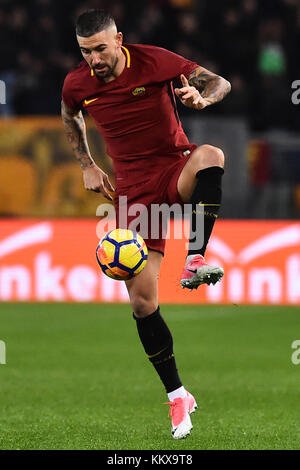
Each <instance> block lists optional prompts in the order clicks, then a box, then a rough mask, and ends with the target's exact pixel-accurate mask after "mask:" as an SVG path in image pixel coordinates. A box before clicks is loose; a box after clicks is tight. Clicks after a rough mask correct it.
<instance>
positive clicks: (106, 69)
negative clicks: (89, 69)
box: [93, 56, 119, 80]
mask: <svg viewBox="0 0 300 470" xmlns="http://www.w3.org/2000/svg"><path fill="white" fill-rule="evenodd" d="M118 61H119V59H118V57H117V56H116V57H115V58H114V60H113V64H112V65H111V66H110V65H107V64H103V65H101V69H102V68H103V70H99V69H98V70H97V68H96V67H93V70H94V73H95V75H96V77H97V78H98V79H99V80H104V79H105V78H109V77H111V76H112V75H113V73H114V71H115V68H116V66H117V63H118ZM99 68H100V67H99Z"/></svg>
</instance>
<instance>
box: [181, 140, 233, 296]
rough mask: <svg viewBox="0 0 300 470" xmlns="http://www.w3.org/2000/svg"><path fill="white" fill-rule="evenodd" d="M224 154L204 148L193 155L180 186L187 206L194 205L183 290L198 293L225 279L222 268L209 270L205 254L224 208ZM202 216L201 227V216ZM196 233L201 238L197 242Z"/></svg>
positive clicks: (220, 151) (183, 274) (212, 148)
mask: <svg viewBox="0 0 300 470" xmlns="http://www.w3.org/2000/svg"><path fill="white" fill-rule="evenodd" d="M224 160H225V158H224V154H223V152H222V150H221V149H219V148H217V147H213V146H212V145H202V146H200V147H198V148H197V149H196V150H194V152H193V153H192V154H191V156H190V158H189V160H188V161H187V163H186V165H185V166H184V168H183V170H182V172H181V174H180V176H179V178H178V182H177V190H178V193H179V195H180V197H181V199H182V200H183V202H184V203H187V202H188V203H190V204H191V205H192V214H191V234H190V244H189V250H188V254H187V259H186V266H185V268H184V269H183V273H182V275H181V280H180V283H181V286H182V287H187V288H189V289H191V290H192V289H197V288H198V286H199V285H201V284H215V283H216V282H218V281H220V280H221V278H222V277H223V274H224V271H223V269H222V268H221V267H219V266H209V265H208V264H207V263H206V261H205V259H204V253H205V250H206V247H207V244H208V241H209V238H210V235H211V232H212V229H213V226H214V223H215V220H216V219H217V217H218V212H219V208H220V205H221V196H222V190H221V180H222V176H223V173H224V170H223V167H224ZM200 214H201V215H202V216H203V219H202V220H203V222H204V224H203V226H202V227H201V226H199V217H198V215H200ZM200 229H202V230H203V245H202V246H201V247H200V246H197V245H195V243H193V242H195V240H197V239H199V238H200V237H199V230H200ZM195 233H198V237H197V238H194V236H195Z"/></svg>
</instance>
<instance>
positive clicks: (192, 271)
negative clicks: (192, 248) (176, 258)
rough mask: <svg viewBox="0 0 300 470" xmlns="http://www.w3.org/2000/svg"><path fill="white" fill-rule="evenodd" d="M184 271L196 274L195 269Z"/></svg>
mask: <svg viewBox="0 0 300 470" xmlns="http://www.w3.org/2000/svg"><path fill="white" fill-rule="evenodd" d="M186 270H187V271H189V272H190V273H193V274H196V272H197V269H189V268H186Z"/></svg>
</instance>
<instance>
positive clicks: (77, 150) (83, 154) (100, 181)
mask: <svg viewBox="0 0 300 470" xmlns="http://www.w3.org/2000/svg"><path fill="white" fill-rule="evenodd" d="M61 117H62V121H63V125H64V128H65V133H66V136H67V139H68V142H69V143H70V145H71V148H72V150H73V152H74V154H75V157H76V159H77V160H78V162H79V164H80V166H81V169H82V171H83V181H84V187H85V188H86V189H88V190H92V191H95V192H97V193H102V194H103V196H105V197H106V199H109V200H112V197H111V195H110V194H109V193H108V191H114V188H113V186H112V185H111V183H110V181H109V178H108V176H107V174H106V173H104V171H102V170H101V169H100V168H99V167H98V166H97V165H96V163H95V162H94V160H93V158H92V157H91V153H90V150H89V146H88V142H87V136H86V127H85V122H84V118H83V115H82V112H81V111H73V110H71V109H70V108H68V107H67V106H66V105H65V104H64V102H63V101H62V103H61Z"/></svg>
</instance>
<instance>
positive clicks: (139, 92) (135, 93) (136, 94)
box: [132, 86, 146, 96]
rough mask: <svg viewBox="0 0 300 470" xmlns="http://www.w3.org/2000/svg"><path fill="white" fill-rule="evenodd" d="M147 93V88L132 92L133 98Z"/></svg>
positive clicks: (139, 88) (140, 87) (138, 88)
mask: <svg viewBox="0 0 300 470" xmlns="http://www.w3.org/2000/svg"><path fill="white" fill-rule="evenodd" d="M145 93H146V88H145V87H143V86H138V87H136V88H135V89H134V90H132V94H133V96H141V95H144V94H145Z"/></svg>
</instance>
